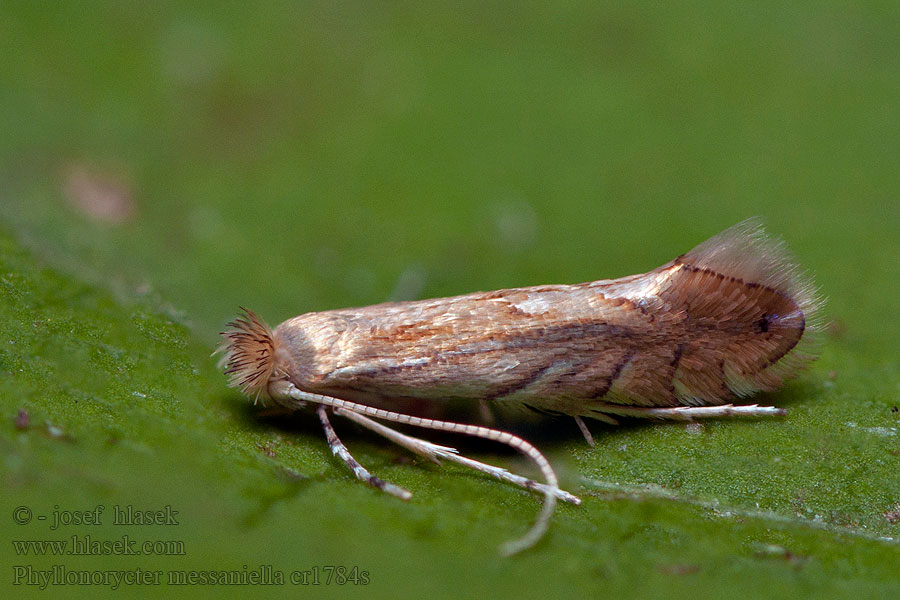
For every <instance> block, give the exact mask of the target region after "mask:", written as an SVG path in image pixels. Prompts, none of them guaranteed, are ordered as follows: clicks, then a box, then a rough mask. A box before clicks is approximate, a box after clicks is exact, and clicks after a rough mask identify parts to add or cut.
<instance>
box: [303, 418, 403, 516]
mask: <svg viewBox="0 0 900 600" xmlns="http://www.w3.org/2000/svg"><path fill="white" fill-rule="evenodd" d="M316 412H317V413H319V420H320V421H321V422H322V429H324V430H325V438H326V439H327V440H328V447H329V448H331V453H332V454H334V455H335V456H337V457H338V458H340V459H341V460H343V461H344V462H345V463H346V464H347V466H348V467H350V470H351V471H353V474H354V475H356V477H357V478H359V479H360V480H361V481H363V482H364V483H367V484H369V485H371V486H372V487H373V488H377V489H379V490H381V491H382V492H385V493H387V494H390V495H391V496H396V497H397V498H400V499H401V500H409V499H410V498H412V494H411V493H410V492H409V491H408V490H404V489H403V488H402V487H399V486H396V485H394V484H393V483H389V482H387V481H384V480H382V479H379V478H378V477H375V476H374V475H372V474H371V473H369V471H368V470H366V468H365V467H364V466H362V465H361V464H359V462H358V461H357V460H356V459H355V458H353V455H352V454H350V451H349V450H347V446H345V445H344V443H343V442H341V440H340V438H338V436H337V433H335V431H334V427H332V426H331V421H330V420H329V419H328V413H327V407H326V406H325V405H323V404H319V405H318V406H317V407H316Z"/></svg>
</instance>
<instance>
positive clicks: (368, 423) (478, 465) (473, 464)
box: [334, 408, 581, 504]
mask: <svg viewBox="0 0 900 600" xmlns="http://www.w3.org/2000/svg"><path fill="white" fill-rule="evenodd" d="M334 413H335V414H337V415H340V416H342V417H347V418H348V419H350V420H352V421H356V422H357V423H359V424H360V425H362V426H363V427H366V428H368V429H371V430H372V431H374V432H375V433H378V434H380V435H382V436H384V437H386V438H387V439H389V440H390V441H392V442H394V443H395V444H397V445H399V446H403V447H404V448H406V449H408V450H411V451H412V452H415V453H416V454H420V455H422V456H424V457H426V458H430V459H431V460H433V461H434V462H436V463H438V464H440V461H439V460H438V459H444V460H448V461H451V462H455V463H458V464H461V465H464V466H466V467H469V468H471V469H475V470H476V471H480V472H482V473H486V474H488V475H491V476H492V477H496V478H497V479H500V480H502V481H507V482H509V483H512V484H514V485H518V486H520V487H523V488H525V489H529V490H537V491H539V492H542V493H545V494H546V493H551V494H553V495H554V496H556V497H557V498H559V499H560V500H563V501H564V502H570V503H572V504H581V499H580V498H578V497H577V496H574V495H572V494H570V493H569V492H567V491H565V490H561V489H559V488H557V487H550V486H548V485H545V484H543V483H540V482H538V481H534V480H533V479H528V478H527V477H522V476H521V475H516V474H515V473H510V472H509V471H507V470H506V469H504V468H501V467H495V466H494V465H489V464H486V463H483V462H479V461H477V460H474V459H471V458H467V457H465V456H461V455H460V454H459V451H458V450H457V449H456V448H451V447H449V446H441V445H438V444H433V443H431V442H429V441H427V440H423V439H419V438H416V437H412V436H409V435H406V434H405V433H400V432H399V431H397V430H395V429H391V428H390V427H388V426H387V425H383V424H382V423H379V422H377V421H373V420H372V419H370V418H368V417H366V416H365V415H361V414H359V413H358V412H354V411H352V410H347V409H344V408H336V409H334Z"/></svg>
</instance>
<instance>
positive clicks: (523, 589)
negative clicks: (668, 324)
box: [0, 2, 900, 598]
mask: <svg viewBox="0 0 900 600" xmlns="http://www.w3.org/2000/svg"><path fill="white" fill-rule="evenodd" d="M898 50H900V7H898V6H897V4H896V3H894V2H862V3H861V2H793V3H783V2H760V3H752V4H747V3H738V2H721V3H716V4H715V5H714V6H710V4H709V3H705V2H684V3H678V4H677V5H674V6H672V5H660V4H658V3H654V2H625V3H616V2H599V3H598V2H565V3H557V4H549V3H548V4H544V3H516V4H512V3H482V2H471V3H470V2H462V3H436V2H424V3H402V4H383V3H332V2H304V3H296V2H269V3H265V4H261V5H253V4H246V5H245V4H241V3H218V2H210V3H206V5H205V6H204V5H203V3H194V4H192V6H190V7H189V6H185V5H184V3H179V2H157V3H152V4H149V5H147V4H140V3H130V2H90V3H85V2H80V3H67V4H66V5H57V4H55V3H46V4H45V3H31V2H4V3H3V4H2V5H0V55H2V56H3V60H2V61H0V298H2V301H0V406H2V411H3V412H2V415H3V425H2V426H0V447H2V450H3V456H4V463H3V466H2V481H3V489H4V493H3V505H2V511H3V512H2V513H0V531H2V532H3V538H4V550H3V555H4V561H3V562H4V565H6V566H4V572H3V574H2V579H3V585H4V586H7V587H9V589H11V590H12V591H13V592H15V593H16V594H22V593H26V592H29V591H31V592H38V590H36V588H35V587H34V586H31V587H29V586H23V585H19V586H15V585H12V584H13V583H14V573H15V572H16V571H15V570H14V569H15V567H16V566H19V567H23V568H24V567H27V566H31V567H32V568H33V569H35V570H46V569H50V568H51V567H52V566H53V565H63V566H65V567H66V568H68V569H73V570H77V569H81V570H84V569H90V570H109V569H113V570H134V569H135V568H142V569H147V570H153V569H160V570H163V571H165V570H172V569H177V570H235V569H236V570H241V569H243V568H247V569H249V570H255V569H258V568H259V567H260V565H268V566H271V567H272V568H273V569H276V570H280V571H283V572H284V573H285V574H289V573H291V572H292V571H302V570H310V569H313V568H315V567H319V568H322V567H327V566H345V567H347V568H348V569H352V568H353V567H357V569H358V570H359V571H360V572H362V571H365V572H367V573H368V580H369V581H368V584H367V585H362V584H361V583H358V584H356V585H354V584H353V583H352V582H350V583H347V584H345V585H336V584H335V583H332V584H330V585H324V584H322V585H318V586H312V585H310V586H305V587H304V586H292V585H291V584H290V582H289V581H288V582H287V583H286V584H285V585H283V586H278V585H276V586H270V587H266V588H263V587H256V586H253V587H243V588H234V587H232V588H228V590H227V591H231V592H232V593H243V594H246V595H250V594H253V595H266V594H269V595H273V596H276V595H281V594H286V593H317V594H319V595H326V596H346V595H350V594H359V595H361V594H367V595H371V596H374V597H388V596H391V597H394V596H399V597H412V596H413V595H416V596H420V595H423V594H426V593H427V594H428V595H429V596H430V597H442V596H447V597H453V596H473V595H475V594H481V593H483V594H484V595H490V596H513V595H515V596H526V597H537V596H542V597H547V596H550V595H554V596H561V597H567V596H573V595H576V594H578V595H585V594H596V593H604V594H607V595H610V596H611V597H634V598H637V597H653V596H666V597H679V596H681V595H687V594H690V595H691V596H692V597H696V596H697V595H700V596H712V595H716V596H722V595H724V594H728V595H729V596H732V597H734V596H736V595H741V594H743V595H746V596H748V597H760V596H763V595H764V596H766V597H772V598H777V597H780V598H788V597H796V596H798V595H803V596H805V595H810V594H813V593H815V594H816V595H817V596H818V597H823V598H830V597H846V596H848V595H850V594H855V595H859V596H861V597H877V596H880V597H888V596H893V595H896V594H898V593H900V545H898V542H897V540H898V536H900V457H898V454H900V437H898V433H897V430H898V426H900V425H898V422H900V411H898V409H897V405H898V403H900V365H898V356H900V353H898V349H900V344H898V342H897V340H898V339H900V320H898V318H897V312H898V308H900V302H898V300H897V281H898V280H900V247H898V242H897V240H898V234H900V163H898V160H897V157H898V156H900V51H898ZM752 215H760V216H762V217H763V218H764V219H765V221H766V223H767V227H768V229H769V231H770V232H772V233H773V234H775V235H776V236H779V237H782V238H784V239H785V240H786V241H787V242H788V244H789V246H790V247H791V249H792V250H793V252H794V253H795V255H796V256H797V258H798V260H799V262H801V263H802V264H803V265H804V266H805V267H806V268H807V269H808V270H809V271H810V272H811V273H812V274H813V275H814V277H815V279H816V281H817V283H818V284H819V286H820V287H821V289H822V292H823V295H825V296H826V297H827V298H828V304H827V309H826V311H827V317H828V319H829V320H830V323H831V324H830V327H829V330H828V331H829V333H828V336H827V339H826V343H825V345H824V348H823V355H822V358H821V359H820V360H819V361H818V362H817V363H815V364H814V366H813V367H812V368H811V369H810V370H808V371H807V372H805V373H804V374H803V375H802V376H801V377H800V378H799V379H798V380H796V381H795V382H793V383H792V384H790V385H789V386H788V387H787V388H786V389H785V390H783V391H781V392H779V393H776V394H771V395H768V396H765V397H763V398H761V399H760V400H759V401H760V402H764V403H774V404H777V405H780V406H786V407H787V408H788V409H789V411H790V412H789V415H788V417H787V418H785V419H782V420H773V421H742V422H735V421H731V422H714V423H704V424H702V425H699V426H689V427H686V426H684V425H677V424H667V425H646V424H644V425H641V424H629V425H627V426H625V427H621V428H611V427H607V426H604V425H601V424H592V429H593V431H594V435H595V438H596V439H597V442H598V443H597V446H596V447H594V448H590V447H587V446H586V445H585V444H584V441H583V440H582V439H581V436H580V434H579V433H578V432H577V430H576V429H575V428H574V426H573V425H572V424H571V423H570V422H550V423H549V424H548V431H543V432H540V431H539V432H530V434H529V435H530V436H531V437H532V439H535V440H536V441H538V442H539V443H538V445H539V446H540V447H541V448H542V449H544V450H545V451H547V452H548V454H549V455H550V457H551V460H552V462H553V463H554V464H555V465H556V466H557V467H558V468H559V469H560V471H561V472H562V475H563V479H564V480H565V481H564V482H565V485H566V486H567V487H568V488H569V489H570V490H571V491H573V492H575V493H578V494H580V495H581V496H582V498H583V499H584V501H585V502H584V504H583V505H582V506H581V507H565V506H564V507H561V508H560V509H559V510H558V512H557V515H556V517H555V518H554V521H553V524H552V526H551V530H550V533H549V534H548V536H547V537H546V539H545V540H544V541H542V542H541V544H540V545H539V546H538V547H537V548H535V549H534V550H532V551H530V552H528V553H526V554H524V555H522V556H518V557H515V558H512V559H503V558H501V557H500V556H499V555H498V554H497V548H498V546H499V545H500V544H501V543H502V542H503V541H504V540H507V539H510V538H513V537H515V536H517V535H519V534H520V533H522V532H524V531H525V530H526V528H527V527H528V526H529V524H530V523H531V521H532V519H533V518H534V516H535V515H536V513H537V512H538V510H539V502H540V499H539V498H537V497H534V496H532V495H530V494H528V493H526V492H523V491H519V490H516V489H512V488H510V487H508V486H505V485H502V484H500V483H497V482H494V481H490V480H486V479H485V478H483V477H479V476H477V475H472V474H470V473H467V472H465V471H462V470H459V469H456V468H454V467H446V468H441V469H438V468H436V467H433V466H429V465H427V464H423V463H422V461H420V460H418V459H410V458H408V457H407V455H406V454H404V452H403V451H402V450H400V449H396V448H393V447H387V446H386V444H384V443H382V442H381V441H379V440H378V439H375V438H373V437H371V436H369V435H366V434H365V433H362V432H360V431H359V430H358V429H357V428H355V427H354V426H352V425H351V424H349V423H348V422H341V421H337V422H336V423H335V424H336V427H338V429H339V432H340V433H341V435H342V436H343V437H344V439H345V441H347V443H348V445H349V446H351V449H352V450H353V451H354V453H355V454H356V456H357V458H359V459H360V460H361V461H362V462H363V463H364V464H366V465H367V466H369V467H370V469H371V470H372V471H373V472H375V474H377V475H379V476H382V477H384V478H386V479H389V480H391V481H394V482H395V483H398V484H400V485H403V486H405V487H408V488H409V489H410V490H412V491H413V493H414V498H413V499H412V500H411V501H410V502H409V503H406V504H404V503H402V502H399V501H397V500H395V499H392V498H389V497H386V496H383V495H379V493H378V492H376V491H374V490H371V489H369V488H366V487H365V486H362V485H359V484H357V483H356V482H355V481H353V480H352V475H350V474H349V473H348V472H346V470H345V469H344V467H343V465H341V464H339V463H338V462H337V461H336V460H335V459H333V458H332V457H331V456H330V454H329V453H328V449H327V445H326V444H325V442H324V439H322V438H323V436H322V435H321V432H320V431H319V428H318V427H317V425H316V421H315V419H314V418H311V417H310V416H309V415H305V416H304V415H299V416H295V417H286V416H283V415H281V416H279V415H267V414H266V413H264V412H262V411H261V410H260V408H259V407H256V408H254V407H252V406H249V405H248V404H247V403H246V402H245V401H243V400H242V399H241V398H240V396H239V394H237V393H235V392H234V391H231V390H227V389H226V388H225V385H224V379H223V377H222V376H221V374H220V373H218V372H217V370H216V367H215V359H213V358H209V353H210V352H211V351H212V350H213V349H214V348H215V346H216V345H217V343H218V341H217V335H216V332H218V331H219V330H220V329H221V328H222V327H223V325H224V323H225V322H226V321H227V320H229V319H230V318H231V317H232V316H233V315H234V314H235V312H236V310H237V307H238V306H239V305H243V306H248V307H250V308H252V309H254V310H255V311H257V312H258V313H259V314H260V315H262V316H263V317H265V318H266V319H267V320H268V321H269V322H271V323H273V324H274V323H277V322H279V321H281V320H283V319H285V318H288V317H291V316H294V315H296V314H299V313H302V312H306V311H311V310H321V309H327V308H337V307H344V306H353V305H363V304H371V303H375V302H380V301H384V300H388V299H414V298H425V297H433V296H441V295H451V294H459V293H465V292H470V291H475V290H484V289H496V288H501V287H510V286H522V285H532V284H541V283H565V282H578V281H586V280H592V279H598V278H606V277H617V276H622V275H627V274H632V273H636V272H641V271H646V270H648V269H650V268H653V267H655V266H657V265H659V264H661V263H663V262H666V261H668V260H669V259H671V258H673V257H674V256H676V255H678V254H680V253H681V252H684V251H685V250H687V249H689V248H690V247H692V246H693V245H695V244H697V243H699V242H700V241H702V240H704V239H705V238H707V237H709V236H711V235H713V234H714V233H717V232H718V231H720V230H722V229H724V228H726V227H728V226H730V225H732V224H734V223H736V222H738V221H740V220H742V219H744V218H745V217H748V216H752ZM24 415H27V418H26V417H25V416H24ZM447 441H451V440H447ZM452 442H453V443H458V444H462V446H463V447H465V448H468V449H470V450H471V451H472V452H474V453H475V454H476V455H477V456H479V457H480V458H482V459H483V460H487V461H489V462H490V461H493V462H498V463H502V464H504V465H507V466H510V467H511V468H514V469H517V470H520V471H522V470H526V471H527V468H528V467H527V466H526V465H525V464H524V463H523V462H521V461H519V460H518V458H517V457H515V456H512V455H509V454H505V453H504V452H503V451H502V450H500V451H495V449H494V448H493V447H489V446H471V445H467V444H466V442H465V441H461V440H456V439H453V440H452ZM117 504H118V505H120V506H124V505H133V506H134V507H135V508H137V509H145V510H149V509H157V508H161V507H164V506H166V505H171V506H172V507H173V509H175V510H178V511H179V525H177V526H144V527H139V526H130V527H123V526H115V525H112V523H111V517H110V515H111V512H112V510H113V506H114V505H117ZM97 505H102V506H104V507H105V515H106V516H107V518H106V519H104V521H103V524H102V525H99V526H87V525H80V526H75V525H71V526H63V527H60V528H59V529H57V530H50V529H49V526H48V524H47V522H38V521H37V520H33V521H32V522H30V523H28V524H24V525H19V524H17V523H16V522H15V521H14V519H13V518H12V517H11V515H12V514H13V509H14V508H15V507H16V506H28V507H29V508H30V509H32V511H33V513H34V515H45V516H52V514H53V511H54V510H55V509H54V507H58V510H64V511H65V510H70V511H71V510H85V509H92V508H94V507H96V506H97ZM72 535H78V536H84V535H91V536H92V537H94V538H95V539H98V540H99V539H119V538H121V536H122V535H130V536H131V537H132V538H134V539H138V540H147V539H152V540H156V539H161V540H180V541H183V542H184V545H185V548H186V551H185V553H184V554H179V555H176V556H114V555H108V556H68V555H67V556H55V557H54V556H42V557H34V556H32V555H27V556H25V555H23V554H22V553H21V552H20V551H18V550H17V549H16V548H17V547H16V546H15V545H13V544H12V543H11V542H12V541H13V540H19V541H22V540H26V541H27V540H52V539H71V536H72ZM17 552H18V553H17ZM245 565H246V567H245ZM163 580H165V576H164V577H163ZM223 589H225V588H222V587H215V586H200V585H196V586H184V587H180V588H176V587H171V586H163V587H154V586H150V585H144V586H138V585H135V586H127V587H123V588H121V589H119V590H117V592H116V593H118V594H124V595H148V596H149V595H151V594H157V593H159V592H161V591H164V592H166V593H176V594H182V595H189V594H190V595H196V594H209V595H213V594H216V595H218V594H220V593H222V591H223ZM48 590H49V591H48ZM48 590H45V591H44V592H43V593H42V594H53V593H65V594H66V595H68V596H72V597H80V596H91V597H93V596H94V595H95V594H97V593H98V592H101V590H102V591H107V590H108V587H105V586H103V585H99V586H77V585H69V586H56V587H51V588H48ZM38 593H40V592H38Z"/></svg>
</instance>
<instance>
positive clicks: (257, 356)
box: [216, 307, 277, 404]
mask: <svg viewBox="0 0 900 600" xmlns="http://www.w3.org/2000/svg"><path fill="white" fill-rule="evenodd" d="M241 310H242V311H243V314H242V315H241V316H239V317H237V318H236V319H235V320H233V321H231V322H230V323H228V325H227V326H226V327H227V329H226V330H225V331H223V332H222V333H221V334H220V335H221V336H222V337H223V338H225V342H224V343H223V344H222V345H221V346H219V348H218V350H216V352H217V353H222V358H221V360H220V361H219V367H220V368H224V369H225V374H226V375H227V376H228V385H229V386H230V387H234V388H239V389H240V390H241V392H243V393H244V394H245V395H246V396H247V397H249V398H253V403H254V404H256V402H257V401H258V400H259V399H260V398H262V399H263V400H265V399H266V398H268V397H269V392H268V387H269V380H270V379H271V378H272V375H273V374H274V373H275V351H276V347H277V342H276V338H275V336H274V334H273V333H272V329H271V328H270V327H269V326H268V325H266V323H265V321H263V320H262V319H260V318H259V317H257V316H256V314H254V313H253V311H251V310H248V309H246V308H244V307H241Z"/></svg>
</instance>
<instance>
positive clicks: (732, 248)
mask: <svg viewBox="0 0 900 600" xmlns="http://www.w3.org/2000/svg"><path fill="white" fill-rule="evenodd" d="M683 259H684V261H685V262H689V263H691V264H692V265H694V266H697V267H700V268H708V269H711V270H713V271H717V272H720V273H728V274H729V275H732V276H734V277H738V278H740V279H743V280H744V281H748V282H754V283H757V284H760V285H764V286H768V287H770V288H772V289H774V290H777V291H778V292H779V293H782V294H784V295H786V296H789V297H790V298H791V299H792V300H793V301H794V302H795V303H796V304H797V306H799V307H800V308H801V310H802V311H803V314H804V317H805V319H806V322H807V329H808V330H812V331H813V332H814V331H818V330H821V328H822V322H821V314H820V313H821V309H822V307H823V306H824V304H825V299H824V298H823V297H822V296H821V294H820V292H819V290H818V288H817V287H816V285H815V283H814V282H813V280H812V277H810V275H809V274H808V273H806V272H805V271H804V270H803V269H802V268H801V267H800V266H799V264H798V263H797V261H796V260H795V259H794V257H793V256H792V255H791V253H790V252H789V251H788V249H787V247H786V246H785V244H784V242H783V241H782V240H781V239H779V238H775V237H772V236H770V235H768V234H767V233H766V231H765V227H764V225H763V220H762V218H760V217H750V218H748V219H744V220H743V221H741V222H740V223H737V224H736V225H733V226H731V227H729V228H728V229H726V230H725V231H723V232H721V233H719V234H718V235H715V236H713V237H711V238H710V239H708V240H706V241H705V242H703V243H702V244H700V245H699V246H697V247H696V248H694V249H693V250H691V251H690V252H688V253H687V254H685V255H684V256H683Z"/></svg>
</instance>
